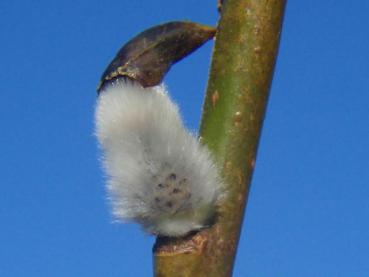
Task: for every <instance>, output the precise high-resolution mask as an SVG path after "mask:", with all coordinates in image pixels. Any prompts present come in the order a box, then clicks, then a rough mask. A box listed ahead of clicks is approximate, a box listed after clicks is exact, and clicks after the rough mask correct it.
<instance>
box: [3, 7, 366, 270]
mask: <svg viewBox="0 0 369 277" xmlns="http://www.w3.org/2000/svg"><path fill="white" fill-rule="evenodd" d="M215 2H216V1H215V0H206V1H205V0H203V1H198V0H187V1H169V0H166V1H148V0H147V1H143V0H135V1H126V0H119V1H118V0H116V1H91V0H88V1H87V0H73V1H71V0H65V1H53V0H48V1H46V0H40V1H31V0H2V1H1V2H0V35H1V44H0V78H1V82H0V91H1V101H0V130H1V134H0V142H1V144H0V173H1V189H0V224H1V225H0V276H4V277H15V276H17V277H18V276H29V277H30V276H35V277H36V276H37V277H54V276H63V277H66V276H68V277H80V276H94V277H95V276H97V277H100V276H109V277H110V276H117V277H118V276H119V277H122V276H151V272H152V262H151V248H152V245H153V242H154V238H153V237H150V236H147V235H145V234H144V233H142V232H141V231H140V230H139V228H138V227H137V226H136V225H132V224H131V225H119V224H113V223H112V218H111V216H110V213H109V209H108V208H109V207H108V205H107V201H106V195H105V190H104V182H103V181H104V180H103V177H102V172H101V169H100V165H99V162H98V150H97V145H96V140H95V138H94V136H93V112H94V105H95V100H96V91H95V88H96V85H97V83H98V80H99V77H100V74H101V73H102V71H103V70H104V69H105V67H106V65H107V64H108V62H109V61H110V60H111V59H112V57H113V56H114V54H115V53H116V51H117V50H118V49H119V48H120V46H121V45H122V44H123V43H124V42H125V41H127V40H128V39H129V38H131V37H132V36H134V35H135V34H137V33H138V32H140V31H142V30H143V29H145V28H147V27H150V26H152V25H156V24H158V23H162V22H165V21H169V20H178V19H189V20H194V21H198V22H202V23H207V24H215V23H216V21H217V12H216V9H215ZM368 14H369V2H368V1H365V0H361V1H359V0H358V1H348V0H343V1H334V0H327V1H318V0H313V1H290V2H289V3H288V5H287V9H286V16H285V21H284V30H283V35H282V40H281V47H280V55H279V58H278V63H277V67H276V71H275V77H274V81H273V87H272V92H271V97H270V101H269V105H268V111H267V116H266V120H265V124H264V129H263V134H262V139H261V143H260V148H259V154H258V159H257V164H256V170H255V174H254V179H253V184H252V189H251V194H250V198H249V203H248V207H247V212H246V219H245V223H244V226H243V231H242V237H241V241H240V245H239V252H238V256H237V261H236V266H235V272H234V276H237V277H238V276H266V277H267V276H283V277H284V276H291V277H292V276H369V262H368V261H369V162H368V160H369V159H368V157H369V124H368V120H369V109H368V103H369V51H368V48H369V28H368V24H369V19H368ZM211 49H212V43H208V44H207V45H206V46H205V47H203V48H201V49H200V50H199V51H198V52H196V53H195V54H194V55H192V56H191V57H189V58H188V59H186V60H184V61H183V62H181V63H179V64H177V65H176V66H175V67H173V68H172V71H171V72H170V73H169V75H168V76H167V78H166V82H167V84H168V86H169V89H170V90H171V93H172V96H173V98H174V99H175V100H176V101H177V102H178V103H179V105H180V107H181V111H182V114H183V116H184V118H185V121H186V124H187V126H188V127H189V128H191V129H193V130H196V129H197V127H198V124H199V119H200V110H201V105H202V101H203V93H204V90H205V86H206V80H207V73H208V69H209V63H210V55H211Z"/></svg>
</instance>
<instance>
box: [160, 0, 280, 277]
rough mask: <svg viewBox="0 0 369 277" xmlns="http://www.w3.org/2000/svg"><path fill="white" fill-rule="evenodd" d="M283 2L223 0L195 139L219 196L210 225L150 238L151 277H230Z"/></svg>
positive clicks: (253, 162) (273, 60) (273, 61)
mask: <svg viewBox="0 0 369 277" xmlns="http://www.w3.org/2000/svg"><path fill="white" fill-rule="evenodd" d="M285 2H286V1H284V0H269V1H268V0H227V1H224V3H223V6H222V14H221V18H220V22H219V26H218V33H217V35H216V41H215V48H214V53H213V58H212V64H211V70H210V79H209V82H208V88H207V93H206V98H205V103H204V108H203V116H202V122H201V128H200V138H201V141H202V142H203V143H205V144H206V145H207V146H208V148H209V149H210V151H211V152H212V153H213V156H214V158H215V160H216V162H217V165H218V167H219V170H220V171H221V174H222V176H223V178H224V182H225V185H226V190H227V193H226V197H225V199H224V200H223V201H222V202H221V203H220V207H219V212H218V213H219V215H218V217H217V219H216V223H215V224H214V225H213V226H212V227H211V228H208V229H205V230H203V231H201V232H198V233H196V234H194V235H190V236H187V237H185V238H179V239H166V238H158V240H157V242H156V244H155V246H154V274H155V276H157V277H172V276H178V277H182V276H183V277H187V276H188V277H198V276H207V277H227V276H232V269H233V264H234V259H235V256H236V251H237V245H238V240H239V236H240V232H241V227H242V220H243V214H244V209H245V206H246V202H247V197H248V192H249V188H250V182H251V177H252V172H253V169H254V166H255V158H256V152H257V147H258V142H259V137H260V133H261V129H262V124H263V119H264V114H265V110H266V106H267V102H268V95H269V88H270V86H271V81H272V77H273V69H274V64H275V61H276V56H277V52H278V45H279V38H280V33H281V26H282V19H283V12H284V7H285Z"/></svg>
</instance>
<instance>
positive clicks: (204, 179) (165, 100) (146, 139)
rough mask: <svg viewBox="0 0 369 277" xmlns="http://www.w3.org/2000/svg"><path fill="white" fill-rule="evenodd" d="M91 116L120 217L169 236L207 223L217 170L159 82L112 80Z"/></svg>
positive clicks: (217, 192)
mask: <svg viewBox="0 0 369 277" xmlns="http://www.w3.org/2000/svg"><path fill="white" fill-rule="evenodd" d="M95 120H96V135H97V137H98V140H99V142H100V145H101V147H102V150H103V155H104V158H103V162H104V167H105V170H106V173H107V176H108V185H107V186H108V192H109V198H110V199H111V202H112V206H113V214H114V216H115V217H116V218H117V219H118V220H121V221H134V222H137V223H140V224H141V225H142V226H143V228H144V229H145V231H147V232H149V233H152V234H156V235H161V236H171V237H175V236H183V235H185V234H187V233H188V232H190V231H193V230H198V229H201V228H203V227H206V226H207V225H208V224H209V221H210V220H212V218H213V217H214V215H215V209H216V208H215V207H216V204H217V200H218V198H219V195H220V191H221V182H220V178H219V177H218V173H217V169H216V167H215V165H214V163H213V162H212V160H211V157H210V154H209V152H208V150H207V149H206V147H205V146H203V145H201V144H200V143H199V141H198V140H197V139H196V138H195V136H194V135H193V134H191V133H190V132H189V131H188V130H187V129H185V127H184V126H183V123H182V120H181V118H180V115H179V112H178V108H177V106H176V105H175V104H174V103H173V102H172V101H171V99H170V98H169V96H168V94H167V92H166V90H165V87H164V86H163V85H160V86H155V87H149V88H143V87H141V86H140V85H139V84H138V83H136V82H134V81H128V80H125V79H118V80H116V81H115V82H113V83H112V84H109V85H107V86H106V87H105V88H104V89H103V90H102V91H101V92H100V95H99V97H98V101H97V106H96V114H95Z"/></svg>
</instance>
